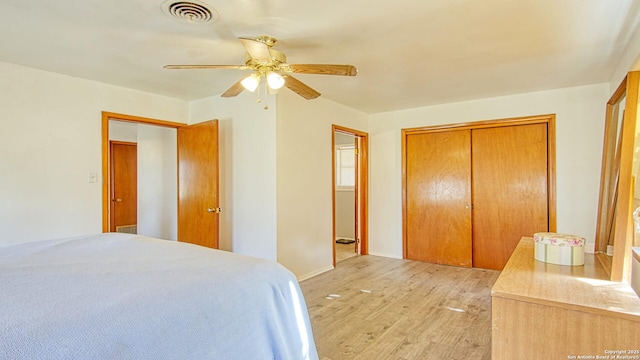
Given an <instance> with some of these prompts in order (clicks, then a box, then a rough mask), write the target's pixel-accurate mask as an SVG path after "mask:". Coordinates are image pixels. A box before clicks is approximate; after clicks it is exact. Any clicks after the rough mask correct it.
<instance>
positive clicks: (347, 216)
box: [331, 125, 369, 267]
mask: <svg viewBox="0 0 640 360" xmlns="http://www.w3.org/2000/svg"><path fill="white" fill-rule="evenodd" d="M331 149H332V157H331V158H332V165H333V166H332V168H333V170H332V172H333V181H332V184H333V186H332V204H333V237H332V247H333V266H334V267H335V266H336V264H337V263H338V262H339V261H341V260H345V259H348V258H350V257H353V256H357V255H366V254H368V253H369V249H368V237H367V229H368V225H367V219H368V215H367V214H368V211H367V204H368V195H367V194H368V166H367V164H368V160H367V159H368V157H367V153H368V134H367V133H364V132H361V131H358V130H353V129H349V128H345V127H341V126H338V125H333V126H332V141H331Z"/></svg>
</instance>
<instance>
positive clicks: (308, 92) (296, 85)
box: [284, 75, 320, 100]
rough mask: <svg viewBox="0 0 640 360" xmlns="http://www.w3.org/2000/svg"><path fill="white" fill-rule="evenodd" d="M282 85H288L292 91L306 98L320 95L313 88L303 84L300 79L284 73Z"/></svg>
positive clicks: (309, 98)
mask: <svg viewBox="0 0 640 360" xmlns="http://www.w3.org/2000/svg"><path fill="white" fill-rule="evenodd" d="M284 86H286V87H288V88H289V89H291V90H292V91H293V92H295V93H296V94H298V95H300V96H302V97H303V98H305V99H307V100H311V99H315V98H317V97H318V96H320V93H319V92H317V91H315V90H313V89H312V88H310V87H309V86H307V85H306V84H304V83H303V82H302V81H300V80H298V79H296V78H294V77H293V76H291V75H286V76H285V77H284Z"/></svg>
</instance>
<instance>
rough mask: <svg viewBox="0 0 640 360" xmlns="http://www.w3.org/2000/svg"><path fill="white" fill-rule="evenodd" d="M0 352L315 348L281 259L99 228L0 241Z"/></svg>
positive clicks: (78, 354) (172, 355)
mask: <svg viewBox="0 0 640 360" xmlns="http://www.w3.org/2000/svg"><path fill="white" fill-rule="evenodd" d="M0 358H1V359H224V360H227V359H242V360H244V359H295V360H298V359H301V360H306V359H309V360H314V359H317V358H318V355H317V352H316V348H315V344H314V341H313V335H312V332H311V327H310V325H309V318H308V312H307V308H306V305H305V302H304V298H303V296H302V293H301V291H300V288H299V286H298V282H297V280H296V278H295V277H294V276H293V274H291V273H290V272H289V271H288V270H286V269H285V268H284V267H282V266H281V265H279V264H277V263H275V262H271V261H267V260H262V259H256V258H251V257H246V256H242V255H238V254H233V253H229V252H225V251H221V250H213V249H207V248H203V247H200V246H196V245H191V244H186V243H179V242H174V241H167V240H160V239H154V238H149V237H144V236H139V235H131V234H114V233H109V234H100V235H96V236H88V237H76V238H68V239H59V240H48V241H38V242H30V243H22V244H15V245H2V246H0Z"/></svg>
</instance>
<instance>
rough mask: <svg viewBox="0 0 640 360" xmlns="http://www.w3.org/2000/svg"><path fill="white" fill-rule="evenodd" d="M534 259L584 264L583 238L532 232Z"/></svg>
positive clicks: (571, 264)
mask: <svg viewBox="0 0 640 360" xmlns="http://www.w3.org/2000/svg"><path fill="white" fill-rule="evenodd" d="M533 241H534V251H533V256H534V257H535V259H536V260H538V261H542V262H546V263H551V264H558V265H570V266H577V265H584V243H585V239H584V238H583V237H580V236H575V235H567V234H558V233H548V232H543V233H535V234H533Z"/></svg>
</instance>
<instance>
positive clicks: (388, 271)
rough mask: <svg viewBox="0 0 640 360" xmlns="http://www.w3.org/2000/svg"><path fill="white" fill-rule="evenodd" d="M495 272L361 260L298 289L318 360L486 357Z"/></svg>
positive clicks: (340, 266)
mask: <svg viewBox="0 0 640 360" xmlns="http://www.w3.org/2000/svg"><path fill="white" fill-rule="evenodd" d="M498 275H499V271H494V270H483V269H468V268H460V267H453V266H445V265H436V264H429V263H423V262H417V261H411V260H398V259H389V258H384V257H377V256H371V255H362V256H356V257H352V258H349V259H346V260H343V261H341V262H340V263H339V264H338V265H337V266H336V268H335V269H334V270H331V271H328V272H326V273H323V274H321V275H318V276H315V277H313V278H310V279H307V280H305V281H303V282H301V283H300V286H301V288H302V291H303V293H304V296H305V300H306V302H307V307H308V309H309V315H310V317H311V326H312V328H313V333H314V338H315V341H316V347H317V349H318V354H319V355H320V359H321V360H346V359H394V360H395V359H411V360H414V359H465V360H474V359H478V360H485V359H487V360H488V359H490V358H491V297H490V291H491V287H492V286H493V283H494V282H495V281H496V279H497V277H498ZM338 296H339V297H338Z"/></svg>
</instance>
